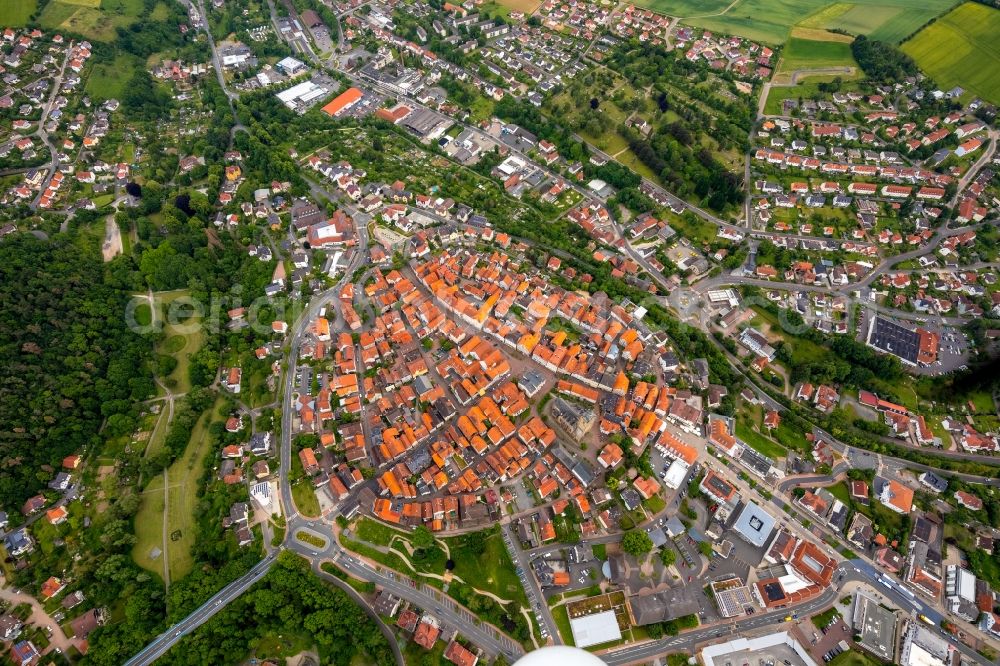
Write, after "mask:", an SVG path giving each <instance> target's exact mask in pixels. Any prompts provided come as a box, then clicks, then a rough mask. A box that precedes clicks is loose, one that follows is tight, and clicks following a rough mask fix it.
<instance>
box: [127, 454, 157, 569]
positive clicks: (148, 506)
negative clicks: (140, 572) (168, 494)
mask: <svg viewBox="0 0 1000 666" xmlns="http://www.w3.org/2000/svg"><path fill="white" fill-rule="evenodd" d="M163 507H164V497H163V475H162V474H160V475H158V476H156V477H154V478H153V479H152V480H151V481H150V482H149V484H148V485H147V486H146V489H145V490H144V491H143V494H142V501H141V502H140V504H139V512H138V513H136V514H135V538H136V542H135V546H133V547H132V559H133V560H135V563H136V564H138V565H139V566H140V567H142V568H143V569H146V570H147V571H151V572H152V573H155V574H156V575H157V576H159V577H160V578H163V554H162V553H161V554H160V555H159V556H158V557H157V558H156V559H153V558H152V557H151V556H150V553H151V552H152V551H153V549H156V550H159V551H162V550H163Z"/></svg>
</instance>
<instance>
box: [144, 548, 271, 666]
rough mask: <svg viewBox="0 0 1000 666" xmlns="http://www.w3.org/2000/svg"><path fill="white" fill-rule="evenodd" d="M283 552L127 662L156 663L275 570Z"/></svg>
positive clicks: (266, 559) (205, 604) (252, 570)
mask: <svg viewBox="0 0 1000 666" xmlns="http://www.w3.org/2000/svg"><path fill="white" fill-rule="evenodd" d="M279 552H281V551H278V550H275V551H273V552H271V553H270V554H269V555H268V556H267V557H265V558H264V559H263V560H261V561H260V562H258V563H257V564H256V565H255V566H254V567H253V569H251V570H250V571H248V572H247V574H246V575H245V576H243V577H242V578H240V579H238V580H235V581H233V582H232V583H230V584H229V585H227V586H225V587H224V588H222V589H221V590H219V592H218V593H217V594H216V595H215V596H213V597H212V598H211V599H209V600H208V601H206V602H205V603H203V604H202V605H201V606H199V607H198V609H197V610H195V611H194V612H192V613H191V614H190V615H188V616H187V617H186V618H184V619H183V620H181V621H180V622H178V623H177V624H175V625H174V626H172V627H170V628H169V629H167V630H166V631H165V632H163V633H162V634H160V635H159V636H157V637H156V639H155V640H153V642H152V643H150V644H149V645H147V646H146V647H145V648H143V649H142V650H141V651H139V652H138V653H137V654H136V655H135V656H133V657H132V658H131V659H129V660H128V661H126V662H125V666H145V665H146V664H152V663H153V662H154V661H156V660H157V659H159V658H160V657H161V656H163V655H164V654H166V652H167V651H168V650H169V649H170V648H172V647H173V646H174V644H176V643H177V642H179V641H180V640H181V639H182V638H184V636H185V635H187V634H188V633H190V632H191V631H193V630H194V629H196V628H198V627H200V626H201V625H202V624H204V623H205V622H207V621H208V620H209V619H211V617H212V616H213V615H215V614H216V613H218V612H219V611H220V610H221V609H222V608H224V607H225V606H226V605H227V604H228V603H229V602H231V601H232V600H233V599H236V598H237V597H239V596H240V595H241V594H243V593H244V592H246V591H247V590H248V589H250V587H251V586H253V584H254V583H256V582H257V581H259V580H260V579H261V578H263V577H264V576H266V575H267V572H268V571H270V570H271V565H272V564H274V562H275V560H277V559H278V553H279Z"/></svg>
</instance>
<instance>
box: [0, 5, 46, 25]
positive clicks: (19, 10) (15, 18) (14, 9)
mask: <svg viewBox="0 0 1000 666" xmlns="http://www.w3.org/2000/svg"><path fill="white" fill-rule="evenodd" d="M37 7H38V3H37V2H36V0H0V16H2V17H3V24H4V25H5V26H10V27H12V28H17V27H20V26H23V25H27V24H28V19H30V18H31V15H32V14H34V13H35V9H36V8H37Z"/></svg>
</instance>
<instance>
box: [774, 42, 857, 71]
mask: <svg viewBox="0 0 1000 666" xmlns="http://www.w3.org/2000/svg"><path fill="white" fill-rule="evenodd" d="M857 66H858V63H857V62H856V61H855V60H854V56H853V55H851V45H850V43H845V42H842V41H820V40H816V39H803V38H801V37H792V38H791V39H789V40H788V43H787V44H785V50H784V51H783V52H782V55H781V67H779V68H778V73H779V74H781V73H783V72H788V73H791V72H793V71H794V70H797V69H821V68H824V67H857Z"/></svg>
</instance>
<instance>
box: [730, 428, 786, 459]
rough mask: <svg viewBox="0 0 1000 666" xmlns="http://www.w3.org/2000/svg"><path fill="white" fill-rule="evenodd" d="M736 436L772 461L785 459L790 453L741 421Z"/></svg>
mask: <svg viewBox="0 0 1000 666" xmlns="http://www.w3.org/2000/svg"><path fill="white" fill-rule="evenodd" d="M736 436H737V437H738V438H739V439H741V440H743V442H744V443H745V444H747V445H749V446H750V448H752V449H753V450H754V451H756V452H757V453H760V454H762V455H765V456H767V457H768V458H771V459H772V460H777V459H778V458H784V457H785V456H786V455H787V453H788V452H787V451H786V450H785V447H783V446H782V445H781V444H778V443H777V442H775V441H773V440H771V439H769V438H767V437H765V436H764V435H762V434H761V433H759V432H757V431H756V430H753V429H752V428H751V427H750V426H749V425H746V424H744V422H743V421H742V420H741V419H737V420H736Z"/></svg>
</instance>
